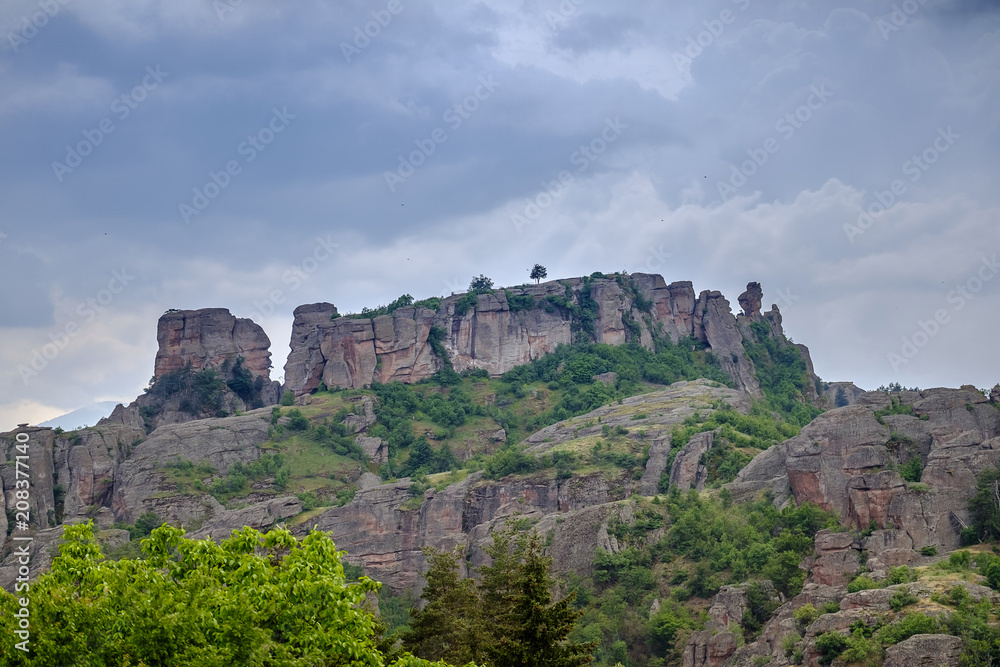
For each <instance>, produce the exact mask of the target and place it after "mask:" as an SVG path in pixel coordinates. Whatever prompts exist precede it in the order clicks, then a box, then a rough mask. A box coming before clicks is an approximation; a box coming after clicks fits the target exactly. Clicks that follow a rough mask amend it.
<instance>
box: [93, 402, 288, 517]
mask: <svg viewBox="0 0 1000 667" xmlns="http://www.w3.org/2000/svg"><path fill="white" fill-rule="evenodd" d="M269 413H270V411H269V410H268V409H266V408H265V409H263V410H257V411H254V412H251V413H248V414H246V415H244V416H241V417H229V418H227V419H201V420H198V421H193V422H187V423H185V424H170V425H167V426H161V427H160V428H158V429H156V430H155V431H153V433H152V434H151V435H150V436H149V438H148V439H147V440H145V441H144V442H142V443H141V444H139V445H138V446H137V447H136V448H135V450H134V451H133V452H132V453H131V455H130V456H129V457H128V459H127V460H126V461H124V462H123V463H122V464H121V467H120V469H119V470H118V474H117V475H116V476H115V479H114V487H113V491H112V497H111V509H112V511H113V512H114V516H115V519H117V520H118V521H123V522H125V523H134V522H135V520H136V519H137V518H138V517H139V515H140V514H142V513H143V512H149V511H151V512H155V513H156V514H157V516H158V517H159V518H160V519H161V520H163V521H169V522H174V521H176V522H182V523H191V522H197V521H202V522H205V521H208V520H209V519H211V518H212V517H214V516H215V515H217V514H219V513H220V512H221V511H222V510H223V508H222V506H221V505H220V504H219V503H218V501H216V500H215V499H214V498H212V497H211V496H208V495H205V494H197V495H190V494H187V493H182V492H180V491H179V490H178V489H177V485H176V484H175V483H173V482H171V481H170V479H171V472H170V466H169V464H172V463H174V462H175V461H177V460H178V459H180V460H181V461H190V462H192V463H194V464H201V463H204V464H207V465H208V466H210V467H211V468H213V469H214V470H215V471H217V472H218V473H220V474H225V472H226V470H228V468H229V466H230V465H232V464H233V463H236V462H237V461H239V462H241V463H249V462H250V461H254V460H256V459H258V458H260V450H259V447H260V445H262V444H263V443H264V442H266V441H267V437H268V436H267V432H268V427H269V426H270V423H271V422H270V418H269Z"/></svg>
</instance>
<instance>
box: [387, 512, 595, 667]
mask: <svg viewBox="0 0 1000 667" xmlns="http://www.w3.org/2000/svg"><path fill="white" fill-rule="evenodd" d="M492 537H493V541H492V543H491V544H490V545H489V546H487V547H485V549H484V550H485V551H486V553H487V555H489V556H490V558H491V559H492V563H491V564H490V565H488V566H485V567H482V568H480V574H481V575H482V579H481V581H480V582H479V585H478V586H476V585H475V584H474V583H473V581H472V580H471V579H465V580H460V579H458V565H457V562H456V558H457V555H456V554H455V553H453V552H451V553H434V552H428V553H429V556H430V558H431V569H430V571H428V573H427V586H426V587H425V588H424V591H423V593H422V595H421V597H422V598H423V599H424V600H426V601H427V605H426V607H424V609H423V610H421V611H418V612H414V613H413V622H411V624H410V627H411V630H410V631H409V632H407V633H406V634H405V635H404V636H403V645H404V647H405V648H406V649H407V650H408V651H411V652H413V653H414V654H415V655H418V656H420V657H421V658H425V659H428V660H438V659H444V660H446V661H448V662H450V663H452V664H462V663H464V662H467V661H474V662H476V663H477V664H487V665H489V666H490V667H543V666H544V667H577V666H578V665H584V664H586V663H588V662H590V661H591V660H592V654H593V652H594V649H595V648H597V644H596V643H587V644H574V643H570V642H569V641H568V638H569V634H570V632H571V631H572V630H573V627H574V625H575V624H576V620H577V619H578V618H579V617H580V615H581V613H582V612H578V611H576V610H575V609H573V607H572V603H573V600H574V597H575V594H570V595H567V596H565V597H563V598H560V599H559V600H557V601H555V602H553V601H552V593H551V590H552V588H553V585H554V584H555V581H554V580H553V579H552V577H551V575H550V574H549V568H550V567H551V565H552V559H551V558H550V557H547V556H545V555H544V553H543V548H542V544H541V538H539V536H538V534H537V533H532V534H530V535H525V534H523V533H518V532H517V531H515V530H514V528H513V527H512V526H510V525H509V524H508V525H507V526H505V527H504V528H502V529H500V530H495V531H493V534H492Z"/></svg>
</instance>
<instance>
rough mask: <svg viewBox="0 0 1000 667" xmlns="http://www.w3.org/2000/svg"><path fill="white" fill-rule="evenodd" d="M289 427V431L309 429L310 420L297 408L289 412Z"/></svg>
mask: <svg viewBox="0 0 1000 667" xmlns="http://www.w3.org/2000/svg"><path fill="white" fill-rule="evenodd" d="M287 427H288V430H289V431H308V430H309V420H308V419H306V417H305V416H304V415H303V414H302V411H301V410H299V409H297V408H296V409H293V410H290V411H289V412H288V424H287Z"/></svg>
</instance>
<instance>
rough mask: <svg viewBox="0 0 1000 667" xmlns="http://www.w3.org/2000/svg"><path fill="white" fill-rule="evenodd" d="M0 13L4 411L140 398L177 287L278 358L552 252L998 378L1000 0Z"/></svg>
mask: <svg viewBox="0 0 1000 667" xmlns="http://www.w3.org/2000/svg"><path fill="white" fill-rule="evenodd" d="M833 5H838V6H837V7H836V8H834V6H833ZM0 36H2V37H3V39H2V43H0V154H2V155H3V160H0V233H2V236H0V276H2V281H3V283H2V284H3V290H2V293H0V430H4V429H7V428H10V427H11V426H13V425H14V424H16V423H18V422H37V421H42V420H44V419H47V418H50V417H52V416H55V415H57V414H60V413H62V412H66V411H68V410H72V409H74V408H78V407H81V406H84V405H87V404H89V403H92V402H93V401H100V400H109V399H110V400H122V401H128V400H130V399H132V398H134V397H135V396H136V395H137V394H138V393H139V392H140V391H141V389H142V387H144V386H145V385H146V383H147V382H148V380H149V377H150V375H151V374H152V368H153V356H154V354H155V350H156V339H155V330H156V320H157V318H158V317H159V315H160V314H162V313H163V311H164V310H166V309H168V308H184V309H186V308H203V307H226V308H229V309H230V310H231V311H232V312H233V313H234V314H236V315H237V316H241V317H252V318H253V319H254V320H255V321H257V322H259V323H260V324H262V325H263V326H264V328H265V329H266V331H267V332H268V335H269V336H270V338H271V341H272V343H273V347H272V349H273V352H274V359H273V360H274V365H275V367H276V371H277V375H280V374H281V367H282V366H283V364H284V359H285V355H286V354H287V349H288V338H289V333H290V325H291V319H292V316H291V313H292V310H293V309H294V307H295V306H296V305H298V304H302V303H311V302H315V301H321V300H323V301H331V302H333V303H334V304H336V305H337V307H338V308H339V309H340V310H341V311H342V312H347V311H354V310H358V309H360V308H361V307H362V306H366V305H367V306H375V305H378V304H381V303H386V302H388V301H390V300H392V299H394V298H395V297H397V296H399V295H400V294H402V293H405V292H408V293H410V294H412V295H413V296H415V297H417V298H423V297H427V296H433V295H441V294H447V293H450V292H451V291H454V290H459V289H461V288H463V287H464V286H465V285H467V284H468V281H469V279H470V278H471V276H473V275H477V274H479V273H485V274H487V275H488V276H490V277H492V278H493V279H494V281H496V282H497V283H498V284H501V285H512V284H519V283H522V282H525V281H526V280H527V276H528V274H527V270H528V268H529V267H530V266H531V265H532V264H533V263H535V262H541V263H542V264H544V265H545V266H547V267H548V271H549V276H550V278H559V277H569V276H577V275H583V274H589V273H592V272H593V271H608V272H610V271H616V270H622V269H624V270H627V271H630V272H637V271H647V272H656V273H661V274H662V275H663V276H664V278H665V279H666V280H667V281H668V282H670V281H673V280H691V281H693V282H694V286H695V289H696V290H703V289H713V290H721V291H722V292H723V293H724V294H726V295H727V296H728V297H729V300H730V302H732V303H733V304H734V306H735V303H736V297H737V296H738V295H739V294H740V292H741V291H742V290H743V289H744V287H745V285H746V283H747V282H748V281H759V282H761V283H762V285H763V288H764V293H765V302H766V304H770V303H777V304H778V305H779V307H780V308H781V311H782V313H783V314H784V318H785V328H786V331H787V332H788V334H789V335H790V336H791V337H792V338H793V339H794V340H796V341H797V342H802V343H805V344H807V345H808V346H809V347H810V349H811V350H812V354H813V359H814V361H815V364H816V370H817V372H818V374H819V375H820V376H821V377H823V378H824V379H826V380H852V381H854V382H856V383H857V384H858V385H860V386H862V387H865V388H874V387H875V386H877V385H879V384H882V383H887V382H890V381H895V380H898V381H900V382H902V383H904V384H906V385H919V386H920V387H929V386H957V385H960V384H966V383H968V384H974V385H976V386H979V387H987V386H992V385H993V384H994V383H996V382H998V381H1000V354H998V353H997V348H996V336H997V328H998V323H1000V316H998V313H1000V275H996V274H997V273H998V272H1000V266H997V265H996V261H997V260H996V258H997V255H998V253H1000V188H998V187H997V184H998V182H1000V178H998V177H1000V163H998V160H997V157H998V155H1000V134H998V120H1000V99H998V97H1000V96H998V85H997V84H998V77H1000V68H998V64H1000V8H998V6H997V3H996V2H992V1H986V0H978V1H976V0H964V1H960V0H906V1H905V2H896V3H893V2H890V1H889V0H853V1H852V0H835V2H833V3H815V2H804V1H797V0H770V1H767V2H765V1H764V0H714V1H710V2H694V1H693V0H691V1H687V2H669V3H668V2H651V1H648V0H647V1H637V2H630V3H622V2H612V1H611V0H523V1H522V0H486V1H478V2H477V1H472V0H466V1H465V2H457V1H453V0H452V1H448V0H425V1H423V2H420V3H417V2H414V1H412V0H366V1H360V0H337V1H333V0H328V1H327V0H287V1H278V0H86V1H83V0H75V1H73V0H4V2H3V3H2V6H0ZM866 212H867V214H866ZM274 297H277V298H274ZM50 343H52V344H51V345H50V346H49V347H48V348H45V346H46V345H47V344H50ZM43 351H47V352H48V353H49V355H48V356H50V357H52V358H46V357H45V356H40V355H43ZM33 362H34V365H32V363H33Z"/></svg>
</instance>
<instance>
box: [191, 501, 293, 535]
mask: <svg viewBox="0 0 1000 667" xmlns="http://www.w3.org/2000/svg"><path fill="white" fill-rule="evenodd" d="M301 511H302V502H301V501H300V500H299V499H298V498H296V497H295V496H285V497H282V498H275V499H274V500H265V501H262V502H259V503H255V504H253V505H250V506H249V507H244V508H242V509H238V510H223V511H221V512H218V513H217V514H215V515H214V516H212V517H211V518H210V519H209V520H207V521H206V522H205V523H204V524H202V527H201V528H200V529H198V530H196V531H194V532H192V533H189V534H188V535H186V537H189V538H191V539H204V538H206V537H213V538H215V539H217V540H218V539H225V538H227V537H229V536H230V535H231V534H232V532H233V531H234V530H239V529H240V528H243V527H244V526H249V527H250V528H255V529H257V530H266V529H268V528H270V527H272V526H274V525H275V524H277V523H279V522H280V521H281V520H282V519H287V518H289V517H293V516H295V515H296V514H298V513H299V512H301Z"/></svg>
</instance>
